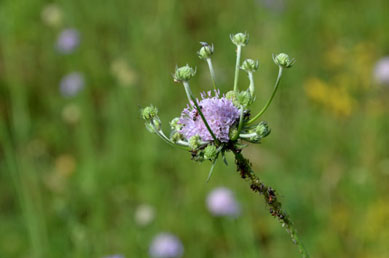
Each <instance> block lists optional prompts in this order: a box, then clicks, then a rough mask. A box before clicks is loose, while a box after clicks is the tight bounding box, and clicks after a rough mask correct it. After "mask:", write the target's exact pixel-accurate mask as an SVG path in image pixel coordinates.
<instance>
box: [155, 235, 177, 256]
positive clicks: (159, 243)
mask: <svg viewBox="0 0 389 258" xmlns="http://www.w3.org/2000/svg"><path fill="white" fill-rule="evenodd" d="M149 252H150V256H151V257H152V258H178V257H182V255H183V253H184V247H183V245H182V243H181V241H180V240H179V239H178V238H177V237H176V236H174V235H172V234H170V233H159V234H158V235H156V236H155V237H154V239H153V241H152V243H151V245H150V249H149Z"/></svg>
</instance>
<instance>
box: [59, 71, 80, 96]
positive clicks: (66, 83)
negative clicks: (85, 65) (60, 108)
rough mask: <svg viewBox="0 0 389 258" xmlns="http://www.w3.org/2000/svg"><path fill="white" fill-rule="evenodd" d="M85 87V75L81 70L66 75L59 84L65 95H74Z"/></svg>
mask: <svg viewBox="0 0 389 258" xmlns="http://www.w3.org/2000/svg"><path fill="white" fill-rule="evenodd" d="M83 87H84V76H83V75H82V74H81V73H79V72H72V73H69V74H67V75H65V76H64V77H63V78H62V79H61V82H60V84H59V88H60V92H61V94H62V95H63V96H64V97H73V96H75V95H77V93H78V92H79V91H80V90H81V89H82V88H83Z"/></svg>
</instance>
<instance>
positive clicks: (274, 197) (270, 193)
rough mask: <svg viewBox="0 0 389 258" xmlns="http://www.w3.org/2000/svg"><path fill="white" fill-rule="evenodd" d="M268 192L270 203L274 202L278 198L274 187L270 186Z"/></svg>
mask: <svg viewBox="0 0 389 258" xmlns="http://www.w3.org/2000/svg"><path fill="white" fill-rule="evenodd" d="M267 194H268V203H269V204H272V203H273V202H274V201H275V200H276V194H275V191H274V190H273V188H271V187H269V188H268V189H267Z"/></svg>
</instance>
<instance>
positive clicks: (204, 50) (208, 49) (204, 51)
mask: <svg viewBox="0 0 389 258" xmlns="http://www.w3.org/2000/svg"><path fill="white" fill-rule="evenodd" d="M200 44H201V45H202V47H201V48H200V50H199V51H198V52H197V54H198V56H199V58H200V59H207V58H210V57H211V56H212V54H213V45H209V44H208V43H207V42H200Z"/></svg>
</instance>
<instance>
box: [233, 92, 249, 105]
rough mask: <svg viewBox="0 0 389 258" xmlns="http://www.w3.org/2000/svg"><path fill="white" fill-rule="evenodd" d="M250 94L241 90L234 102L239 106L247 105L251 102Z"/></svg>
mask: <svg viewBox="0 0 389 258" xmlns="http://www.w3.org/2000/svg"><path fill="white" fill-rule="evenodd" d="M251 99H252V98H251V94H250V93H249V92H247V91H241V92H239V94H238V96H237V98H236V102H237V103H238V104H239V106H243V107H247V106H248V105H250V104H251Z"/></svg>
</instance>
